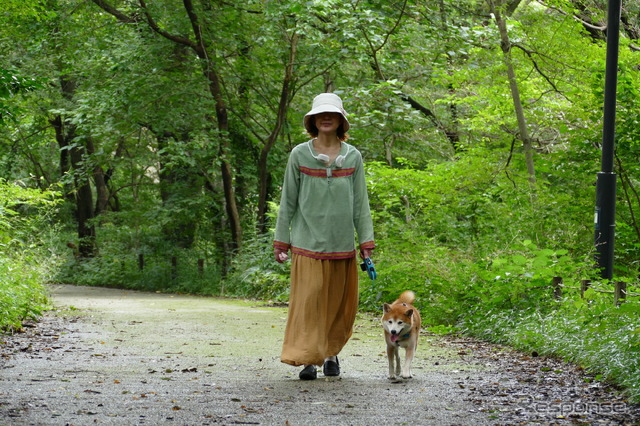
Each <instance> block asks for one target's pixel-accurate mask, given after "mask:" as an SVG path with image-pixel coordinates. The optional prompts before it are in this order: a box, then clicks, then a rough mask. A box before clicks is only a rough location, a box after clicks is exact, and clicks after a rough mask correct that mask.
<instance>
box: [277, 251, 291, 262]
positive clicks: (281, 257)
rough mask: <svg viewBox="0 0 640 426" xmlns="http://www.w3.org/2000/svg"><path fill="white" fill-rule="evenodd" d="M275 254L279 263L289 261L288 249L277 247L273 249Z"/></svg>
mask: <svg viewBox="0 0 640 426" xmlns="http://www.w3.org/2000/svg"><path fill="white" fill-rule="evenodd" d="M273 254H274V255H275V258H276V262H278V263H284V262H286V261H287V259H289V255H288V254H287V250H282V249H279V248H276V249H273Z"/></svg>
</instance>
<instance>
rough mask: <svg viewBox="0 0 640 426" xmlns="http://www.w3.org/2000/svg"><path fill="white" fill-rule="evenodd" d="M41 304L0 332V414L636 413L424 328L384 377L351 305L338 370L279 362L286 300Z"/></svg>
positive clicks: (568, 419)
mask: <svg viewBox="0 0 640 426" xmlns="http://www.w3.org/2000/svg"><path fill="white" fill-rule="evenodd" d="M51 292H52V297H53V301H54V304H55V306H56V307H57V309H56V311H55V312H52V313H50V314H48V315H47V316H45V318H44V319H43V321H42V322H41V323H39V324H38V325H36V326H35V327H33V328H29V329H28V330H27V332H26V333H22V334H20V335H16V336H5V337H0V341H1V344H0V350H1V358H0V369H1V373H0V424H6V425H32V424H33V425H49V424H51V425H89V424H113V425H133V424H139V425H142V424H151V425H157V424H166V423H168V424H176V425H177V424H179V425H207V424H229V425H231V424H265V425H277V424H280V425H283V424H291V425H310V424H313V425H382V424H384V425H394V424H420V425H503V424H504V425H507V424H509V425H511V424H628V425H632V424H638V419H640V409H639V408H638V407H637V406H633V405H631V404H629V403H628V402H627V401H626V400H625V399H624V398H623V397H622V396H620V395H619V394H618V393H616V392H615V391H613V390H611V389H609V388H608V387H607V386H605V385H604V384H602V383H598V382H593V381H591V378H590V377H589V376H587V375H585V374H584V373H583V372H581V371H580V370H579V369H577V368H575V367H572V366H570V365H567V364H564V363H561V362H558V361H556V360H552V359H546V358H539V357H537V358H534V357H529V356H527V355H526V354H521V353H516V352H512V351H509V350H507V349H505V348H500V347H496V346H492V345H487V344H483V343H479V342H475V341H472V340H467V339H459V338H440V337H435V336H429V335H424V336H423V337H422V340H421V343H420V346H419V348H418V354H417V359H416V360H415V361H414V374H415V377H414V378H413V379H410V380H405V381H398V382H391V381H389V380H388V379H387V378H386V370H387V367H386V358H385V356H384V342H383V339H382V337H381V335H382V332H381V328H380V326H379V324H378V320H377V318H374V317H371V316H368V315H362V316H359V318H358V320H357V324H356V329H355V333H354V338H353V339H352V340H351V341H350V342H349V344H348V345H347V347H346V348H345V350H344V351H343V353H342V354H341V356H340V362H341V367H342V370H343V374H342V377H341V379H339V380H336V379H333V380H327V379H324V378H323V377H322V375H321V374H320V375H319V378H318V380H315V381H310V382H303V381H300V380H298V377H297V374H298V368H292V367H290V366H287V365H285V364H282V363H280V361H279V359H278V356H279V352H280V345H281V339H282V336H283V327H284V325H285V317H286V309H285V308H277V307H276V308H274V307H268V306H266V305H264V304H261V303H257V302H244V301H229V300H220V299H214V298H204V297H189V296H171V295H161V294H153V293H139V292H131V291H123V290H113V289H104V288H88V287H73V286H55V287H51Z"/></svg>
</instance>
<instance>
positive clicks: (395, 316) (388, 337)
mask: <svg viewBox="0 0 640 426" xmlns="http://www.w3.org/2000/svg"><path fill="white" fill-rule="evenodd" d="M415 300H416V296H415V294H414V293H413V292H412V291H410V290H407V291H404V292H403V293H402V294H401V295H400V297H398V300H396V301H395V302H393V303H392V304H389V303H385V304H384V307H383V311H384V313H383V315H382V327H383V328H384V338H385V341H386V342H387V359H388V361H389V379H395V378H396V376H398V375H400V376H401V377H402V378H403V379H409V378H411V377H412V376H411V362H412V361H413V356H414V355H415V352H416V348H417V347H418V337H419V336H420V312H418V310H417V309H416V308H414V307H413V306H412V303H413V302H414V301H415ZM400 348H404V350H405V359H404V364H403V365H402V370H401V369H400Z"/></svg>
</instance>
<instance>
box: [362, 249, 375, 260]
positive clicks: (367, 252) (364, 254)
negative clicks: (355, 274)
mask: <svg viewBox="0 0 640 426" xmlns="http://www.w3.org/2000/svg"><path fill="white" fill-rule="evenodd" d="M372 253H373V250H371V249H360V257H361V258H362V260H364V259H366V258H368V257H369V258H370V257H371V254H372Z"/></svg>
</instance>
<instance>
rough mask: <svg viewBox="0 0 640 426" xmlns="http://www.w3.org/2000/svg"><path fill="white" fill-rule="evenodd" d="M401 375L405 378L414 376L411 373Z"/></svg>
mask: <svg viewBox="0 0 640 426" xmlns="http://www.w3.org/2000/svg"><path fill="white" fill-rule="evenodd" d="M401 377H402V378H403V379H411V378H412V377H413V376H412V375H411V374H403V375H402V376H401Z"/></svg>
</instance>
